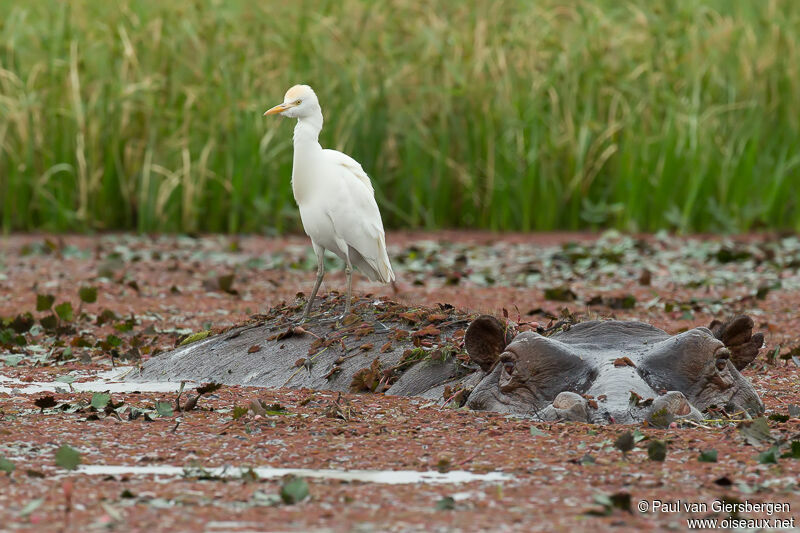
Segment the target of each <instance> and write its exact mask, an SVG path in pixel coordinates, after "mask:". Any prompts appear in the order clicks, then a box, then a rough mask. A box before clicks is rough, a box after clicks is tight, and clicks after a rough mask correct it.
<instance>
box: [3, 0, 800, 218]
mask: <svg viewBox="0 0 800 533" xmlns="http://www.w3.org/2000/svg"><path fill="white" fill-rule="evenodd" d="M298 82H304V83H309V84H311V85H312V86H313V87H315V89H316V90H317V93H318V95H319V97H320V101H321V103H322V107H323V112H324V114H325V118H326V124H325V129H324V130H323V133H322V136H321V141H322V143H323V145H324V146H328V147H332V148H336V149H340V150H343V151H346V152H348V153H350V154H351V155H352V156H354V157H355V158H356V159H358V160H359V161H361V163H362V164H363V165H364V168H365V169H366V170H367V172H368V173H369V174H370V176H371V177H372V179H373V182H374V183H375V188H376V194H377V197H378V202H379V205H380V206H381V209H382V211H383V216H384V221H385V223H386V225H387V226H389V227H420V228H442V227H476V228H490V229H497V230H533V229H541V230H547V229H575V228H585V227H589V228H594V227H601V226H602V227H605V226H611V227H618V228H622V229H628V230H655V229H658V228H670V229H678V230H683V231H706V230H727V231H733V230H748V229H755V228H764V227H770V228H782V229H796V230H797V229H800V205H799V201H800V193H799V192H798V191H800V135H799V133H800V131H799V126H798V124H799V123H800V104H798V102H800V2H795V1H791V0H785V1H776V0H763V1H762V0H753V1H746V0H739V1H730V0H721V1H702V2H698V1H695V0H687V1H670V2H651V1H649V0H640V1H632V0H622V1H620V0H592V1H583V2H582V1H575V2H563V1H556V0H540V1H537V2H531V1H522V0H520V1H497V0H474V1H472V2H451V1H449V0H433V1H430V2H415V1H412V0H391V1H387V2H368V1H364V0H337V1H328V2H325V1H310V0H308V1H302V0H301V1H296V2H277V1H271V2H251V1H249V0H247V1H246V0H225V1H222V0H216V1H215V0H175V1H164V0H159V1H154V0H119V1H116V2H98V1H93V0H73V1H65V0H37V1H36V2H18V1H13V0H0V194H1V195H2V196H1V197H0V210H1V213H0V220H2V227H3V228H4V230H5V231H11V230H17V229H23V230H28V229H44V230H69V231H73V230H87V229H136V230H139V231H223V232H239V231H279V232H280V231H287V230H295V229H298V228H299V216H298V214H297V210H296V208H295V206H294V201H293V199H292V196H291V188H290V184H289V179H290V174H291V134H292V127H293V123H292V122H291V121H289V120H287V119H279V118H278V119H276V118H274V117H268V118H264V117H262V116H261V115H262V113H263V111H264V110H266V109H267V108H269V107H271V106H272V105H274V104H275V103H278V102H280V101H282V99H283V94H284V91H285V90H286V89H287V88H288V87H289V86H290V85H292V84H294V83H298Z"/></svg>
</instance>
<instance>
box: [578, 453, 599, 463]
mask: <svg viewBox="0 0 800 533" xmlns="http://www.w3.org/2000/svg"><path fill="white" fill-rule="evenodd" d="M596 462H597V461H595V459H594V457H592V456H591V455H590V454H588V453H585V454H583V457H581V460H580V463H581V464H582V465H593V464H595V463H596Z"/></svg>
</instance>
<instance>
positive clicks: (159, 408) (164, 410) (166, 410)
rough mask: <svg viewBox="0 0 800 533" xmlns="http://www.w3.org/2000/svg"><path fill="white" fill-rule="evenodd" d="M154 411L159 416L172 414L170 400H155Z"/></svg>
mask: <svg viewBox="0 0 800 533" xmlns="http://www.w3.org/2000/svg"><path fill="white" fill-rule="evenodd" d="M156 412H157V413H158V415H159V416H163V417H169V416H172V414H173V410H172V404H171V403H170V402H161V401H156Z"/></svg>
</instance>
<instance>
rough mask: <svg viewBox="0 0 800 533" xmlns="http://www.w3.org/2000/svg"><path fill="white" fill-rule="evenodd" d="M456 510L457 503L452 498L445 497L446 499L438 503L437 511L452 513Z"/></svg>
mask: <svg viewBox="0 0 800 533" xmlns="http://www.w3.org/2000/svg"><path fill="white" fill-rule="evenodd" d="M455 508H456V501H455V500H454V499H453V497H452V496H445V497H444V498H442V499H441V500H439V501H437V502H436V510H437V511H452V510H453V509H455Z"/></svg>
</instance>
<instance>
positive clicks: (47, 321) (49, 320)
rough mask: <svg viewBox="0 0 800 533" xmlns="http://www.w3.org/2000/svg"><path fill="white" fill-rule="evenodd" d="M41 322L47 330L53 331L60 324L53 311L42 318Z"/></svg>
mask: <svg viewBox="0 0 800 533" xmlns="http://www.w3.org/2000/svg"><path fill="white" fill-rule="evenodd" d="M39 324H41V325H42V327H43V328H44V329H45V330H47V331H53V330H54V329H56V327H57V326H58V318H56V315H54V314H52V313H51V314H49V315H47V316H45V317H42V318H40V319H39Z"/></svg>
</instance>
